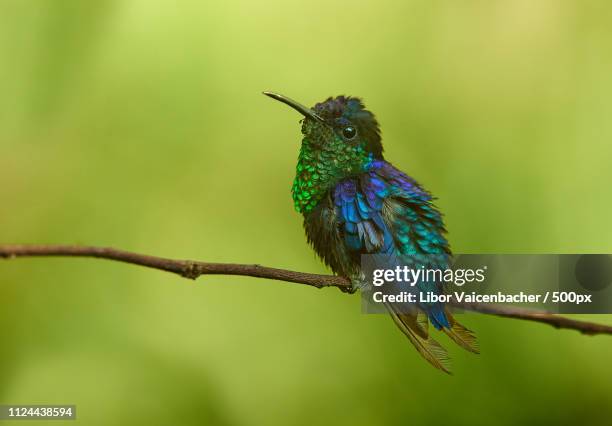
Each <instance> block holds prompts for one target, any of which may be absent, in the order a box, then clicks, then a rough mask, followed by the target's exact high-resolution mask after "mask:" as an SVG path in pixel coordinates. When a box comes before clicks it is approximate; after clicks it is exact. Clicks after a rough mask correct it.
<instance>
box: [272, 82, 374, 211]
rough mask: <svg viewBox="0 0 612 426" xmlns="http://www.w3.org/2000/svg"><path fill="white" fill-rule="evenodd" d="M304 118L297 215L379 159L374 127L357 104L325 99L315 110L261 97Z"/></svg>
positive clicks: (347, 99) (371, 117)
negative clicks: (337, 185)
mask: <svg viewBox="0 0 612 426" xmlns="http://www.w3.org/2000/svg"><path fill="white" fill-rule="evenodd" d="M264 94H265V95H267V96H269V97H271V98H273V99H276V100H277V101H280V102H283V103H285V104H287V105H289V106H290V107H292V108H293V109H295V110H296V111H298V112H299V113H300V114H302V115H303V116H304V119H303V120H302V134H303V138H302V147H301V150H300V156H299V159H298V165H297V173H296V180H295V181H294V186H293V196H294V201H295V203H296V204H295V205H296V209H297V210H298V211H303V212H308V211H310V210H312V209H313V208H314V206H316V204H317V203H318V201H319V200H320V197H321V196H322V194H323V193H324V192H325V191H327V190H329V189H330V188H331V187H333V186H334V185H335V184H336V183H338V182H339V181H340V180H342V179H345V178H347V177H351V176H355V175H358V174H360V173H363V172H366V171H368V170H369V169H370V168H371V167H372V166H373V165H374V164H375V162H376V160H381V159H382V151H383V149H382V144H381V137H380V130H379V127H378V122H377V121H376V118H375V117H374V114H372V113H371V112H370V111H368V110H366V109H365V106H364V105H363V103H362V102H361V100H360V99H358V98H352V97H347V96H338V97H335V98H328V99H326V100H325V101H323V102H320V103H318V104H316V105H315V106H314V107H313V108H307V107H305V106H304V105H302V104H300V103H298V102H296V101H294V100H292V99H289V98H287V97H285V96H282V95H279V94H276V93H272V92H264Z"/></svg>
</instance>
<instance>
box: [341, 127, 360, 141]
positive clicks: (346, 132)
mask: <svg viewBox="0 0 612 426" xmlns="http://www.w3.org/2000/svg"><path fill="white" fill-rule="evenodd" d="M356 134H357V129H356V128H354V127H353V126H346V127H345V128H344V129H342V136H344V138H345V139H348V140H351V139H353V138H354V137H355V135H356Z"/></svg>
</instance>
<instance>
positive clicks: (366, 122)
mask: <svg viewBox="0 0 612 426" xmlns="http://www.w3.org/2000/svg"><path fill="white" fill-rule="evenodd" d="M263 93H264V95H266V96H269V97H271V98H272V99H275V100H277V101H280V102H282V103H284V104H286V105H288V106H290V107H291V108H293V109H294V110H296V111H298V112H299V113H300V114H301V115H302V116H303V119H302V120H301V123H302V129H301V130H302V144H301V147H300V151H299V155H298V161H297V166H296V174H295V178H294V180H293V186H292V188H291V193H292V196H293V204H294V207H295V210H296V211H297V212H298V213H301V214H302V216H303V219H304V230H305V233H306V238H307V240H308V243H309V244H310V245H311V246H312V248H313V249H314V250H315V252H316V253H317V255H318V256H319V257H320V259H321V260H322V261H323V262H324V263H325V264H326V265H327V266H328V267H329V268H331V269H332V271H333V272H334V273H335V274H337V275H340V276H345V277H348V278H349V279H350V280H351V283H352V292H354V291H356V290H357V289H361V288H364V286H365V285H366V283H365V280H364V271H363V270H362V265H361V256H362V255H386V256H389V257H388V258H389V259H395V262H397V264H402V265H412V266H414V267H423V266H427V267H432V266H433V267H436V268H441V269H444V268H447V267H448V266H449V263H450V259H451V250H450V246H449V243H448V241H447V239H446V228H445V226H444V222H443V219H442V214H441V213H440V211H439V210H438V209H437V208H436V206H435V205H434V204H433V197H432V195H431V194H430V193H429V192H428V191H427V190H426V189H424V188H423V186H421V185H420V184H419V183H418V182H417V181H416V180H415V179H413V178H412V177H410V176H408V175H407V174H405V173H403V172H402V171H400V170H399V169H397V168H396V167H394V166H393V165H392V164H391V163H389V162H388V161H386V160H385V158H384V156H383V146H382V138H381V132H380V127H379V125H378V121H377V120H376V117H375V116H374V114H373V113H372V112H370V111H368V110H367V109H366V108H365V105H364V104H363V102H362V100H361V99H360V98H356V97H350V96H337V97H329V98H328V99H326V100H325V101H323V102H319V103H317V104H316V105H315V106H314V107H313V108H307V107H305V106H304V105H302V104H300V103H298V102H296V101H294V100H292V99H290V98H288V97H286V96H283V95H279V94H277V93H273V92H263ZM431 259H436V260H435V261H432V260H431ZM432 263H433V265H432ZM417 286H418V287H419V288H420V289H421V290H422V291H425V290H429V291H432V290H433V291H434V292H438V293H441V292H442V291H443V289H442V287H441V284H440V283H428V284H426V283H419V284H417ZM432 286H433V287H432ZM386 308H387V310H388V311H389V314H390V315H391V317H392V319H393V321H394V322H395V324H396V325H397V326H398V327H399V329H400V330H401V331H402V332H403V333H404V334H405V335H406V336H407V337H408V340H409V341H410V342H411V343H412V344H413V345H414V347H415V348H416V350H417V351H418V352H419V353H420V354H421V355H422V356H423V357H424V358H425V359H426V360H427V361H429V362H430V363H431V364H432V365H433V366H434V367H436V368H439V369H440V370H442V371H444V372H446V373H449V374H450V372H451V370H450V359H449V356H448V353H447V351H446V349H444V348H443V347H442V346H441V345H440V344H439V343H438V342H437V341H436V340H434V339H433V338H432V337H431V335H430V332H429V324H430V323H431V324H432V325H433V327H434V328H435V329H436V330H440V331H442V332H444V333H446V334H447V335H448V336H449V337H450V338H451V339H452V340H453V341H455V342H456V343H457V344H458V345H459V346H461V347H463V348H464V349H466V350H468V351H470V352H474V353H478V352H479V349H478V343H477V341H476V337H475V335H474V333H473V332H472V331H470V330H469V329H467V328H466V327H464V326H462V325H461V324H459V323H458V322H457V320H456V319H455V318H454V317H453V315H452V314H451V312H450V310H449V309H448V307H446V306H445V305H444V304H443V303H429V304H426V303H420V304H417V306H412V307H410V309H400V306H398V305H397V304H386Z"/></svg>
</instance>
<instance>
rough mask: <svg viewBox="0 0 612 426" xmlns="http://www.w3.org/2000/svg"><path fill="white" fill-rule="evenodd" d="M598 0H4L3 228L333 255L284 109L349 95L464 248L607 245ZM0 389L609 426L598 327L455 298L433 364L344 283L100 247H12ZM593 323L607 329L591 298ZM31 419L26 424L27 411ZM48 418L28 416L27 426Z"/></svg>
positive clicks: (247, 257)
mask: <svg viewBox="0 0 612 426" xmlns="http://www.w3.org/2000/svg"><path fill="white" fill-rule="evenodd" d="M611 12H612V5H611V4H610V3H609V2H607V1H579V0H575V1H564V2H560V1H554V0H538V1H533V0H512V1H510V0H508V1H459V2H457V1H450V0H449V1H438V2H432V1H425V0H423V1H386V0H385V1H381V0H377V1H374V0H371V1H359V2H356V1H334V2H328V1H322V0H308V1H280V0H277V1H274V0H259V1H252V0H251V1H248V0H243V1H225V2H204V1H166V2H161V1H158V2H154V1H149V0H131V1H127V0H126V1H121V0H114V1H111V0H97V1H95V2H89V1H65V0H57V1H52V0H47V1H35V0H2V2H1V3H0V61H1V64H2V65H1V66H0V93H1V96H0V182H1V184H0V200H1V204H0V243H82V244H95V245H103V246H105V245H110V246H116V247H121V248H124V249H129V250H134V251H139V252H144V253H149V254H157V255H160V256H167V257H176V258H192V259H201V260H210V261H223V262H247V263H251V262H254V263H261V264H265V265H272V266H277V267H284V268H290V269H295V270H304V271H311V272H324V271H325V269H324V267H323V266H322V265H321V264H320V262H319V261H318V260H317V259H316V258H315V257H314V255H313V253H312V251H311V249H310V248H309V247H308V246H307V244H306V242H305V239H304V237H303V232H302V228H301V218H300V216H299V215H298V214H297V213H295V212H294V211H293V209H292V201H291V197H290V192H289V189H290V185H291V181H292V178H293V173H294V166H295V161H296V157H297V152H298V147H299V140H300V133H299V125H298V120H299V117H298V115H297V114H296V113H295V112H294V111H292V110H290V109H289V108H286V107H284V106H282V105H280V104H278V103H276V102H273V101H271V100H270V99H267V98H265V97H264V96H262V95H261V91H262V90H274V91H278V92H280V93H283V94H287V95H288V96H291V97H293V98H295V99H297V100H300V101H302V102H303V103H305V104H309V105H312V104H314V103H315V102H317V101H320V100H322V99H324V98H325V97H327V96H329V95H338V94H350V95H357V96H361V97H363V98H364V100H365V102H366V105H367V106H368V107H369V108H370V109H371V110H372V111H374V112H375V113H376V114H377V116H378V118H379V121H380V122H381V124H382V128H383V138H384V141H385V143H386V145H385V146H386V152H387V158H388V159H390V160H391V161H393V162H394V163H395V164H396V165H397V166H399V167H400V168H402V169H404V170H406V171H408V172H409V173H410V174H411V175H413V176H415V177H416V178H417V179H419V180H420V181H421V182H422V183H423V184H424V185H425V186H426V187H428V188H429V189H430V190H431V191H432V192H434V194H436V195H437V196H438V197H439V201H438V205H439V206H440V208H441V209H442V210H443V211H444V212H445V214H446V217H447V222H448V228H449V231H450V234H449V236H450V239H451V243H452V245H453V248H454V250H455V251H456V252H464V253H465V252H469V253H478V252H481V253H561V252H611V251H612V231H611V228H610V226H609V221H610V217H611V216H612V198H611V197H610V189H609V185H610V182H611V181H612V170H611V169H610V158H611V156H612V147H611V143H610V141H611V140H612V120H611V119H610V117H611V115H612V50H611V49H610V46H611V43H612V26H610V22H611V20H612V13H611ZM0 284H1V286H0V324H1V325H2V327H0V403H4V404H7V403H21V404H25V403H63V404H70V403H73V404H77V406H78V416H79V420H78V421H77V423H81V424H87V425H110V424H120V423H121V424H134V425H139V424H143V425H179V424H180V425H195V424H198V425H200V424H211V425H260V424H266V425H311V424H317V423H333V424H337V425H344V424H347V425H349V424H350V425H377V424H400V423H405V424H418V425H427V424H471V425H481V424H483V425H484V424H486V425H490V424H500V425H514V424H519V423H521V424H546V423H552V422H555V423H556V424H568V425H570V424H572V425H573V424H577V423H580V424H594V423H599V424H603V423H606V422H607V421H609V419H610V417H611V415H612V408H610V402H611V401H612V380H611V375H612V365H611V362H610V349H612V339H610V338H606V337H586V336H580V335H579V334H578V333H576V332H572V331H557V330H554V329H552V328H549V327H545V326H542V325H538V324H530V323H524V322H522V321H514V320H505V319H498V318H493V317H484V316H477V315H469V316H467V317H465V318H464V322H465V323H466V324H467V325H468V326H469V327H470V328H473V329H475V330H476V331H477V333H478V336H479V338H480V342H481V346H482V354H481V355H480V356H472V355H471V354H468V353H465V352H463V351H461V349H457V347H456V346H454V345H450V344H449V341H448V339H446V338H445V337H440V340H441V341H442V342H443V343H444V344H446V345H447V346H448V347H449V348H450V351H451V355H452V356H453V359H454V369H455V375H454V376H452V377H450V376H446V375H444V374H442V373H440V372H438V371H436V370H434V369H433V368H431V367H430V366H429V365H428V364H426V363H425V362H424V361H423V360H422V359H420V357H419V356H418V354H417V353H416V352H415V351H414V349H413V348H412V347H411V346H410V345H409V343H408V342H407V341H406V340H405V338H404V337H403V336H402V335H401V333H400V332H399V331H398V330H397V329H396V328H395V327H394V326H393V324H392V322H391V321H390V320H389V319H388V318H386V317H384V316H378V315H370V316H366V315H362V314H361V313H360V300H359V297H357V296H353V297H349V296H347V295H344V294H341V293H340V292H339V291H337V290H334V289H327V290H320V291H317V290H314V289H312V288H308V287H302V286H297V285H288V284H284V283H280V282H271V281H270V282H265V281H262V280H255V279H252V278H237V277H205V278H203V279H200V280H198V281H196V282H195V283H194V282H190V281H187V280H184V279H181V278H178V277H175V276H173V275H170V274H166V273H163V272H158V271H154V270H147V269H143V268H138V267H133V266H127V265H121V264H116V263H111V262H105V261H96V260H81V259H67V260H66V259H32V260H28V259H24V260H16V261H10V262H2V263H0ZM596 319H597V320H600V321H605V322H609V323H610V322H612V320H611V318H610V317H604V316H600V317H597V318H596ZM19 424H22V425H23V424H28V423H27V422H22V423H19ZM32 424H40V423H32Z"/></svg>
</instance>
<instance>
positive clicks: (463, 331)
mask: <svg viewBox="0 0 612 426" xmlns="http://www.w3.org/2000/svg"><path fill="white" fill-rule="evenodd" d="M446 317H447V318H448V322H449V324H450V327H449V328H443V329H442V330H444V332H445V333H446V335H447V336H448V337H450V338H451V339H452V340H454V341H455V343H457V344H458V345H459V346H461V347H462V348H463V349H465V350H466V351H469V352H473V353H475V354H479V353H480V348H479V346H478V340H477V339H476V335H475V334H474V332H473V331H472V330H470V329H468V328H466V327H464V326H463V325H461V324H459V322H458V321H457V320H456V319H455V317H453V316H452V315H451V313H450V311H449V310H448V309H446Z"/></svg>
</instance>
